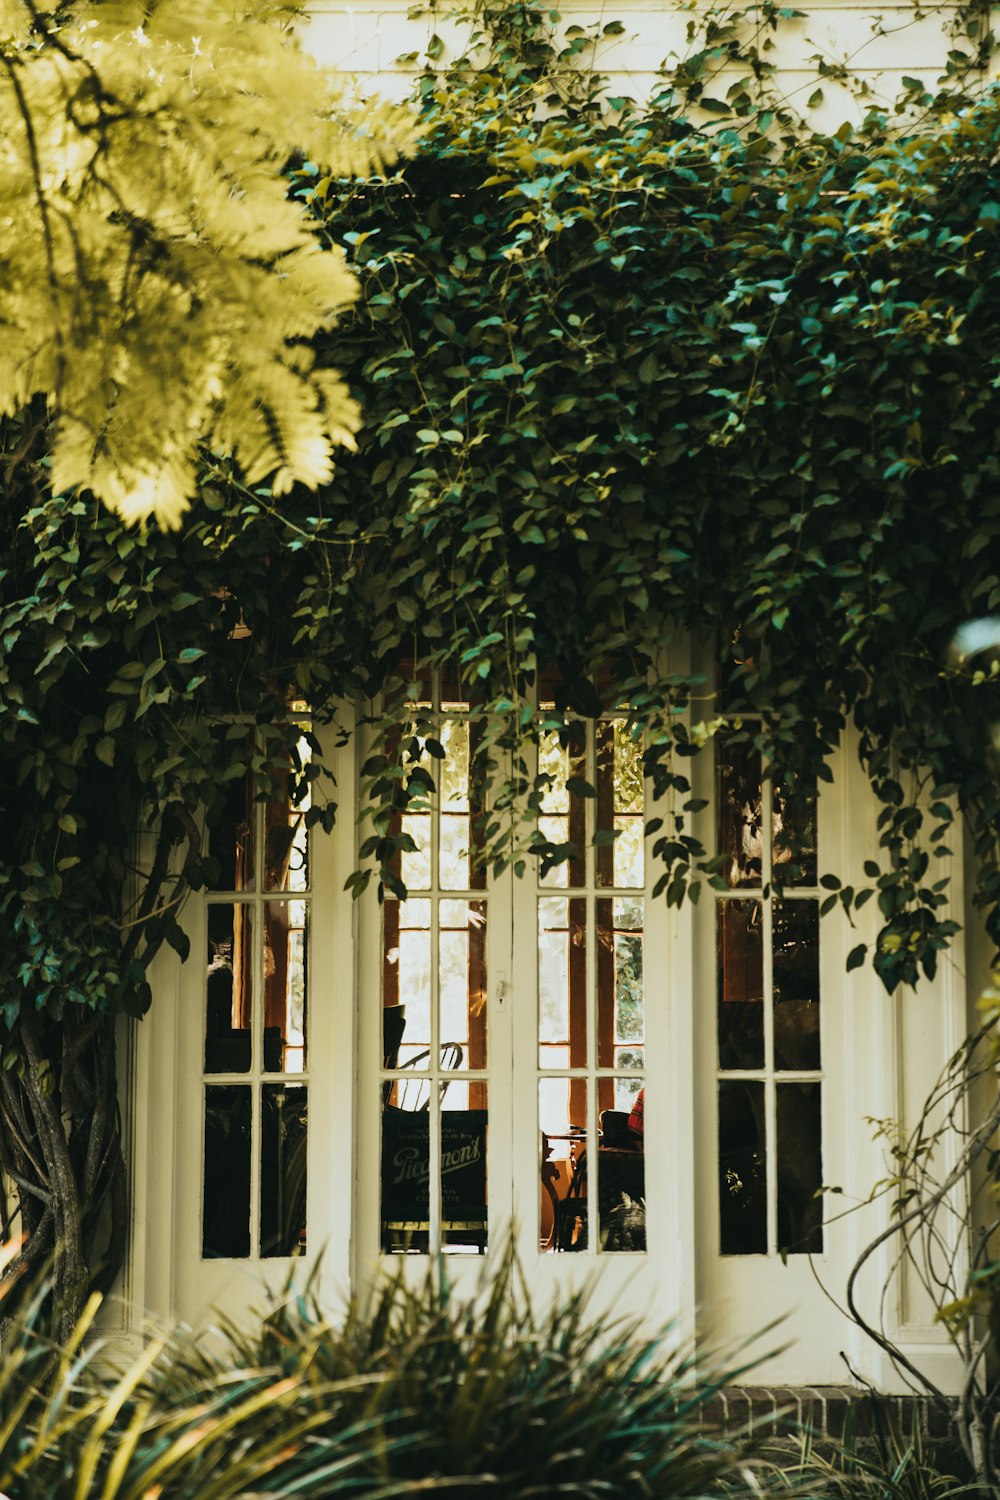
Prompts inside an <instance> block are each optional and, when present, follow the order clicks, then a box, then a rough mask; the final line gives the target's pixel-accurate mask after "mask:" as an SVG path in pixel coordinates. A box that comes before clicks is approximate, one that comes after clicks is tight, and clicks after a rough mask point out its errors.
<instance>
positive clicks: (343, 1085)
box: [147, 688, 878, 1381]
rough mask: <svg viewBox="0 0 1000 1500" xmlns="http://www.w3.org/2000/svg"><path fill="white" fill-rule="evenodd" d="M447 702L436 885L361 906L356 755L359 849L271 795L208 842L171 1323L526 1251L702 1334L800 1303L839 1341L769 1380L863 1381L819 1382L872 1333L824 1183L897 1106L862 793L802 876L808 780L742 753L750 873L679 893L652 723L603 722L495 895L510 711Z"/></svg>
mask: <svg viewBox="0 0 1000 1500" xmlns="http://www.w3.org/2000/svg"><path fill="white" fill-rule="evenodd" d="M423 713H424V716H425V718H426V719H427V720H428V721H429V722H430V724H431V727H432V729H433V731H434V732H433V733H429V734H427V736H426V741H427V742H428V743H425V744H424V752H425V755H426V758H427V762H428V767H429V769H430V770H431V771H432V773H433V784H434V791H433V792H430V791H429V792H428V795H427V798H426V800H425V802H424V803H423V804H422V805H420V806H417V807H414V808H413V810H412V811H411V812H410V813H409V814H408V815H407V817H406V820H405V824H404V825H402V826H401V828H400V830H399V831H400V832H401V833H403V834H405V835H406V838H405V839H404V845H405V848H404V851H403V853H402V854H401V859H400V874H401V876H402V879H403V880H404V882H405V885H406V887H407V890H408V896H407V899H406V900H404V901H400V900H397V899H395V898H394V897H391V896H390V897H388V898H387V899H386V900H385V901H384V902H383V903H382V904H381V905H380V904H379V902H378V901H377V900H376V899H375V895H374V892H369V893H367V894H366V896H365V897H363V898H362V899H361V900H360V901H358V902H352V900H351V897H350V895H349V894H347V893H346V892H345V890H344V882H345V879H346V877H347V875H348V874H349V873H350V871H351V870H352V869H354V868H355V865H356V858H357V854H356V845H355V838H356V831H355V828H354V825H353V819H352V817H351V816H350V813H351V809H350V807H349V805H348V804H349V801H350V799H349V797H348V796H347V795H343V794H344V793H346V791H347V789H348V788H349V787H350V786H351V784H352V781H353V779H354V776H355V769H354V762H353V752H352V751H350V750H347V751H344V752H341V763H340V764H339V766H338V768H337V774H338V784H339V787H340V789H341V792H342V795H343V802H342V814H341V818H340V821H339V823H338V826H337V829H336V831H335V833H334V835H332V836H331V837H326V836H313V837H311V838H310V840H309V841H308V843H307V841H306V839H305V831H304V824H303V817H302V815H303V812H304V806H303V803H302V801H301V799H298V800H296V798H295V797H292V796H289V797H286V798H284V799H282V798H280V797H279V798H278V799H276V801H275V803H274V804H273V805H268V806H264V805H261V804H258V803H256V802H254V801H253V800H252V799H250V798H248V795H247V792H246V789H245V788H244V787H242V786H236V787H234V790H233V797H232V806H231V808H230V810H229V814H228V817H227V820H226V821H225V822H224V824H222V825H220V826H219V827H218V828H216V829H215V830H213V831H212V835H211V837H212V841H213V842H212V848H213V850H214V852H215V853H216V856H217V859H218V863H219V873H218V878H217V881H216V884H215V889H213V890H212V891H211V892H209V893H208V894H207V895H206V896H205V897H204V898H203V899H202V900H200V901H199V902H197V903H192V907H191V912H190V921H189V924H188V926H189V932H190V936H191V939H192V949H193V954H194V957H193V958H192V961H191V962H190V963H188V964H186V965H184V966H183V969H182V971H181V973H180V981H179V993H180V1008H179V1012H178V1018H179V1024H178V1025H177V1026H176V1027H175V1031H174V1037H175V1039H176V1040H175V1045H176V1054H177V1055H176V1078H177V1086H176V1092H175V1095H174V1097H175V1098H176V1100H177V1101H178V1102H177V1106H176V1109H175V1115H174V1121H173V1124H172V1126H171V1125H170V1124H169V1122H167V1121H166V1118H165V1117H162V1118H163V1119H164V1125H163V1130H164V1133H165V1136H169V1137H171V1138H172V1140H173V1141H174V1142H175V1143H176V1150H175V1151H173V1152H171V1151H169V1149H168V1150H163V1151H162V1152H158V1150H157V1144H156V1132H155V1130H154V1131H153V1132H152V1134H151V1140H150V1145H149V1147H148V1163H147V1170H148V1173H149V1174H150V1175H151V1176H153V1177H155V1176H156V1174H157V1173H158V1172H159V1171H160V1170H161V1169H164V1170H165V1169H166V1168H167V1167H169V1170H171V1171H172V1173H173V1177H174V1182H173V1185H172V1190H171V1195H170V1196H171V1201H172V1202H173V1203H174V1205H175V1208H174V1210H173V1214H172V1219H171V1222H170V1234H171V1237H172V1245H173V1253H172V1257H171V1276H172V1283H173V1289H172V1294H171V1310H172V1311H173V1312H174V1313H179V1314H180V1315H181V1316H182V1317H185V1318H187V1319H189V1320H190V1321H192V1322H195V1321H200V1320H202V1319H203V1318H204V1316H205V1315H206V1314H207V1312H208V1310H209V1309H211V1308H220V1309H222V1310H223V1311H226V1312H229V1313H231V1314H232V1315H233V1316H235V1317H245V1316H246V1314H247V1312H248V1311H249V1310H252V1309H253V1308H254V1307H255V1306H259V1305H260V1303H261V1301H262V1300H263V1297H264V1292H263V1284H264V1283H269V1284H271V1285H272V1286H274V1287H280V1286H281V1285H282V1284H284V1283H285V1281H286V1280H287V1279H288V1278H289V1277H292V1278H296V1277H303V1278H304V1277H305V1275H306V1274H307V1273H308V1271H309V1270H310V1269H311V1267H312V1266H313V1265H314V1264H315V1262H316V1260H317V1258H319V1259H320V1263H321V1267H322V1275H323V1287H322V1290H323V1292H324V1295H325V1296H326V1298H327V1300H328V1301H331V1302H335V1301H336V1300H338V1299H339V1298H340V1297H342V1296H344V1295H346V1294H347V1293H348V1292H349V1291H350V1290H352V1289H354V1290H357V1289H360V1288H363V1287H364V1286H365V1285H366V1284H368V1283H369V1282H370V1279H371V1277H372V1276H373V1275H375V1274H377V1273H378V1272H379V1271H380V1270H385V1269H386V1268H389V1269H392V1268H393V1267H395V1268H396V1269H400V1268H402V1272H403V1274H404V1275H406V1276H408V1277H415V1278H418V1277H422V1276H423V1275H424V1274H425V1273H426V1270H427V1267H428V1264H429V1261H430V1258H431V1257H435V1256H437V1255H438V1254H439V1253H440V1254H441V1255H442V1256H444V1257H445V1259H446V1262H447V1265H448V1269H449V1275H450V1277H451V1279H452V1280H453V1281H455V1282H457V1283H459V1284H465V1285H469V1286H471V1284H472V1283H473V1282H474V1281H475V1279H476V1278H477V1276H478V1274H479V1273H480V1271H481V1270H482V1269H483V1267H484V1266H486V1265H492V1264H495V1262H496V1260H497V1258H498V1256H499V1255H500V1254H501V1253H502V1252H503V1251H504V1249H505V1248H506V1246H507V1244H508V1242H509V1238H510V1236H512V1235H513V1236H514V1238H515V1241H516V1245H517V1251H518V1255H519V1259H520V1264H521V1266H522V1267H523V1268H524V1270H525V1280H526V1284H527V1286H528V1287H529V1288H530V1290H531V1293H532V1295H533V1296H535V1297H537V1298H538V1299H539V1303H540V1305H541V1304H543V1303H544V1302H546V1301H548V1300H550V1299H552V1298H554V1297H558V1296H560V1295H562V1294H564V1293H566V1292H567V1291H569V1290H571V1289H573V1288H576V1287H578V1286H581V1285H583V1284H587V1285H589V1286H591V1287H592V1288H593V1291H592V1296H593V1299H594V1304H595V1306H596V1307H604V1308H606V1309H607V1310H609V1311H613V1312H614V1313H616V1314H628V1313H632V1314H634V1315H641V1316H642V1317H643V1319H644V1320H645V1323H646V1325H647V1326H648V1327H651V1326H653V1325H666V1324H667V1323H668V1322H674V1323H675V1325H679V1326H680V1327H681V1328H682V1329H683V1328H685V1327H687V1328H688V1329H689V1330H691V1329H692V1327H693V1319H694V1313H695V1308H696V1305H700V1307H701V1309H702V1314H703V1315H702V1325H703V1327H704V1329H705V1331H706V1335H707V1336H708V1338H709V1339H710V1340H711V1341H712V1342H718V1341H723V1342H725V1341H729V1340H732V1339H733V1338H738V1337H742V1336H749V1335H750V1334H752V1333H754V1332H755V1331H757V1330H759V1329H760V1328H761V1327H762V1326H763V1325H764V1324H765V1323H766V1322H767V1321H768V1320H769V1319H770V1318H771V1317H774V1316H778V1315H780V1314H782V1313H787V1312H790V1311H792V1310H795V1312H796V1323H795V1327H796V1329H800V1328H801V1329H805V1330H806V1331H807V1333H808V1335H809V1337H808V1339H806V1340H804V1341H800V1342H799V1346H798V1347H799V1350H800V1351H801V1354H796V1355H792V1354H789V1355H788V1356H786V1357H783V1362H778V1363H777V1364H772V1365H771V1366H770V1368H769V1371H768V1378H782V1379H793V1378H795V1379H804V1380H812V1381H815V1380H817V1379H820V1378H823V1379H828V1380H836V1379H839V1378H840V1376H841V1371H840V1369H839V1367H837V1368H833V1367H832V1366H831V1368H830V1369H826V1367H825V1365H824V1368H823V1369H820V1368H819V1351H820V1350H822V1351H823V1355H822V1357H823V1360H825V1361H826V1364H830V1362H831V1361H833V1362H834V1364H835V1363H836V1360H837V1352H836V1351H837V1350H838V1349H839V1348H840V1347H842V1346H843V1342H844V1341H843V1337H842V1332H843V1325H842V1324H841V1323H840V1322H839V1321H838V1319H839V1315H837V1314H835V1313H833V1312H831V1311H830V1310H829V1308H828V1304H827V1303H826V1302H825V1301H824V1299H823V1298H822V1296H821V1295H820V1294H818V1293H817V1291H816V1289H815V1286H814V1282H813V1270H814V1269H815V1268H819V1269H820V1270H821V1271H822V1272H823V1273H824V1274H827V1275H828V1279H829V1281H830V1282H831V1284H833V1285H836V1284H837V1282H838V1276H839V1271H838V1269H837V1265H836V1256H837V1255H838V1254H839V1253H840V1252H839V1251H838V1248H837V1247H838V1243H842V1238H841V1240H840V1241H838V1235H840V1236H841V1237H842V1233H843V1231H842V1227H839V1228H838V1227H830V1226H829V1225H828V1224H826V1223H824V1201H825V1200H824V1198H823V1197H822V1189H823V1188H824V1187H825V1186H828V1185H830V1184H831V1183H842V1184H848V1185H849V1184H850V1181H851V1177H852V1163H851V1162H850V1161H848V1160H846V1156H847V1154H848V1153H847V1142H848V1140H849V1139H850V1137H849V1135H848V1133H847V1132H846V1131H845V1129H844V1127H843V1121H844V1120H845V1118H848V1116H849V1115H853V1114H856V1115H857V1118H858V1119H859V1120H863V1117H864V1115H865V1114H866V1113H868V1114H873V1113H876V1112H878V1100H877V1098H875V1097H874V1096H873V1095H871V1094H864V1095H863V1094H862V1093H860V1092H858V1091H857V1090H854V1092H853V1093H852V1090H853V1089H854V1084H853V1081H852V1080H853V1079H854V1077H855V1076H856V1075H858V1074H859V1073H860V1072H863V1070H861V1069H860V1068H859V1067H858V1066H857V1065H855V1066H853V1067H852V1069H850V1070H848V1069H847V1068H846V1064H845V1057H846V1041H845V1036H846V1032H845V1027H846V1012H845V1006H844V1004H843V1003H837V1001H838V999H840V1000H842V998H843V991H844V972H843V965H844V958H845V955H846V949H845V948H844V946H843V943H842V941H841V938H842V934H840V933H839V931H838V929H837V928H836V921H837V918H836V916H835V915H834V916H833V917H831V918H827V919H825V920H824V922H823V924H822V929H821V926H820V920H819V907H820V904H821V902H822V900H823V899H824V898H825V894H826V893H825V892H824V890H823V889H822V887H821V886H820V885H819V883H818V882H819V879H820V876H821V873H822V869H823V866H824V865H825V864H827V863H829V864H831V865H833V866H834V867H835V868H845V864H844V860H845V858H846V855H845V844H844V838H843V829H844V827H845V824H846V815H845V812H844V806H845V804H844V800H843V798H839V799H838V798H837V797H836V796H834V797H832V798H831V797H824V798H823V799H822V800H821V801H820V803H819V806H818V811H816V810H815V809H814V810H813V813H811V814H809V813H807V815H806V816H807V822H808V819H809V817H811V818H812V829H811V832H810V829H809V828H806V829H805V830H804V831H803V830H800V831H799V843H800V844H801V845H802V846H803V848H804V849H805V854H804V857H803V863H802V869H801V871H800V872H799V874H798V876H797V877H796V878H795V879H794V880H791V881H786V883H785V886H784V889H783V891H782V892H781V893H780V894H777V893H776V887H775V883H774V875H775V872H776V867H777V866H778V865H779V864H780V863H783V862H786V860H787V852H788V849H789V847H790V842H789V836H790V830H789V829H788V828H787V827H785V826H784V823H783V821H782V820H783V817H784V815H785V812H786V809H785V805H784V802H783V800H782V794H781V791H780V789H778V790H775V789H774V788H773V787H772V786H771V784H770V782H769V781H768V780H767V778H766V777H765V776H764V775H763V767H762V766H761V764H760V760H759V756H756V757H755V755H754V753H753V752H752V751H751V750H750V749H748V748H747V739H746V737H744V738H743V739H742V740H736V741H733V742H725V741H723V742H720V746H719V747H718V750H717V754H716V757H715V769H714V770H713V769H711V757H710V756H705V757H704V758H703V762H702V764H703V766H704V771H703V773H701V774H703V777H704V785H702V786H696V787H695V789H694V790H695V793H696V794H698V795H699V796H700V798H701V800H703V801H704V802H705V804H706V811H705V813H704V814H703V819H704V824H703V827H702V829H701V832H702V835H703V840H704V842H705V844H706V846H715V847H717V848H718V850H719V851H720V853H721V854H722V855H724V856H725V866H724V870H723V879H722V882H721V888H720V889H719V890H717V891H714V892H713V891H708V890H706V891H704V892H703V895H702V900H701V902H700V904H699V906H698V907H697V908H696V909H694V910H693V909H692V908H691V906H690V905H686V906H685V907H684V908H683V909H682V910H680V911H677V910H672V911H671V910H668V909H667V908H666V907H665V904H664V902H663V901H662V899H659V898H658V899H656V900H655V901H654V900H653V898H652V885H653V883H654V880H655V876H656V873H657V870H656V867H655V864H654V861H653V860H652V859H651V858H650V857H649V849H648V843H649V841H648V840H647V839H645V837H644V817H645V816H646V815H647V814H650V813H652V812H654V811H656V809H653V808H650V807H647V806H646V805H645V801H646V792H645V788H644V785H643V780H642V776H641V758H640V753H639V748H638V746H637V744H636V743H635V741H634V740H633V738H632V734H631V730H630V727H629V725H628V723H627V720H626V718H625V717H624V716H618V717H616V716H614V715H612V716H609V717H608V718H605V719H602V720H599V721H597V722H596V723H595V722H593V721H590V722H587V723H586V724H585V723H582V722H581V723H580V724H579V725H578V726H575V727H574V728H573V729H572V730H571V731H570V733H569V735H568V736H567V735H566V734H565V732H564V734H563V738H562V740H560V738H559V737H558V735H557V734H555V733H554V732H553V734H552V735H551V736H548V737H546V738H544V739H543V742H542V745H541V747H540V751H539V755H538V763H537V766H533V767H532V773H533V774H537V776H538V778H539V780H538V783H537V786H538V789H539V792H540V810H539V817H538V825H537V826H538V832H539V834H540V835H541V837H542V839H543V840H544V841H545V844H546V848H547V850H548V854H549V856H550V857H549V858H548V859H546V860H544V861H542V862H541V863H539V862H538V861H536V860H531V861H528V862H527V867H526V869H525V871H524V873H523V875H522V877H521V878H514V877H513V876H512V875H511V874H510V873H506V874H504V875H502V876H501V877H500V878H497V879H494V878H492V877H488V876H487V874H486V873H485V872H484V870H483V869H482V866H481V864H480V862H479V861H478V860H477V859H476V857H475V853H476V851H475V847H474V837H475V815H476V811H477V808H476V792H475V786H474V783H473V780H472V775H471V770H470V768H471V765H472V762H473V752H474V749H475V737H476V735H477V734H478V733H480V732H481V726H480V725H479V724H477V721H476V716H475V713H474V712H473V711H472V709H471V708H470V706H469V704H468V703H467V702H464V701H463V700H462V698H461V697H460V695H459V693H458V691H456V690H452V691H451V692H450V693H449V692H448V690H447V689H446V690H445V691H444V692H443V693H442V691H441V690H440V688H439V689H438V690H437V692H436V695H433V696H431V695H429V696H428V703H427V706H426V708H425V709H424V710H423ZM430 741H433V744H431V743H429V742H430ZM585 782H586V783H589V784H590V785H591V787H593V788H594V789H596V796H587V795H581V793H582V792H583V791H584V783H585ZM838 830H839V831H838ZM817 836H818V843H817ZM810 840H811V843H810ZM810 850H811V852H810ZM560 856H565V857H560ZM831 924H833V925H831ZM852 940H853V935H852ZM199 955H200V957H199ZM158 1014H159V1015H161V1016H162V1014H163V1012H162V1008H161V1010H160V1011H159V1012H158ZM156 1024H162V1022H156ZM163 1045H164V1041H163V1038H162V1037H161V1039H160V1040H159V1041H158V1042H157V1043H156V1046H157V1047H162V1046H163ZM161 1056H162V1054H161ZM870 1071H871V1070H869V1072H870ZM151 1077H154V1086H155V1070H154V1074H151ZM150 1118H151V1120H154V1121H155V1120H157V1119H159V1118H161V1116H157V1114H156V1112H155V1110H152V1109H151V1115H150ZM851 1128H852V1129H854V1128H855V1127H851ZM859 1128H861V1129H863V1128H864V1127H863V1126H862V1127H859ZM856 1134H857V1131H856V1129H855V1136H856ZM161 1164H162V1168H161ZM854 1175H855V1176H857V1174H856V1173H855V1174H854ZM868 1185H869V1178H868V1177H867V1176H866V1177H865V1180H864V1182H862V1183H861V1184H860V1186H861V1187H862V1189H864V1188H866V1187H867V1186H868ZM153 1186H154V1188H155V1187H156V1184H155V1182H154V1184H153ZM157 1191H158V1189H157ZM154 1196H155V1194H154ZM151 1222H152V1221H151ZM840 1280H841V1284H842V1278H840Z"/></svg>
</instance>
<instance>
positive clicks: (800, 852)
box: [771, 781, 817, 886]
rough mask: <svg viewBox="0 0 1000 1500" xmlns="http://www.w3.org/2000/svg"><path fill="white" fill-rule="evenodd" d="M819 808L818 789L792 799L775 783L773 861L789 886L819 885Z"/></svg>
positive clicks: (776, 870) (778, 873)
mask: <svg viewBox="0 0 1000 1500" xmlns="http://www.w3.org/2000/svg"><path fill="white" fill-rule="evenodd" d="M816 805H817V804H816V788H815V786H812V787H810V788H809V789H808V790H807V791H806V792H803V793H799V795H798V796H796V797H794V798H792V797H789V796H788V795H787V794H786V792H785V790H784V788H783V787H782V784H781V782H780V781H778V782H776V783H775V787H774V813H773V817H772V822H773V825H774V850H773V853H772V855H771V860H772V864H773V865H774V872H775V877H776V878H777V877H780V878H781V879H783V880H784V882H785V884H786V885H792V886H795V885H815V884H816ZM786 867H787V868H786Z"/></svg>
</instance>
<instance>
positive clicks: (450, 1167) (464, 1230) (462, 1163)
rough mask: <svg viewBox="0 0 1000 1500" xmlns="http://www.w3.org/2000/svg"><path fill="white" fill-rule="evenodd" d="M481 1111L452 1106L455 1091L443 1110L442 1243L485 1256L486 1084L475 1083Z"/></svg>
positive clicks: (453, 1248) (448, 1095) (451, 1247)
mask: <svg viewBox="0 0 1000 1500" xmlns="http://www.w3.org/2000/svg"><path fill="white" fill-rule="evenodd" d="M474 1087H475V1088H476V1090H477V1093H478V1096H479V1105H480V1107H479V1108H476V1109H468V1108H458V1107H452V1091H451V1090H450V1089H449V1091H448V1093H447V1094H446V1095H445V1099H444V1107H443V1109H442V1111H441V1241H442V1244H443V1246H444V1248H445V1249H446V1250H449V1251H452V1252H453V1253H461V1252H463V1251H464V1252H466V1253H475V1254H479V1255H482V1254H483V1252H484V1251H485V1249H486V1245H487V1227H488V1217H489V1215H488V1211H487V1191H486V1145H487V1134H488V1131H487V1127H488V1120H489V1116H488V1112H487V1108H486V1085H485V1083H478V1084H475V1085H474Z"/></svg>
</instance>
